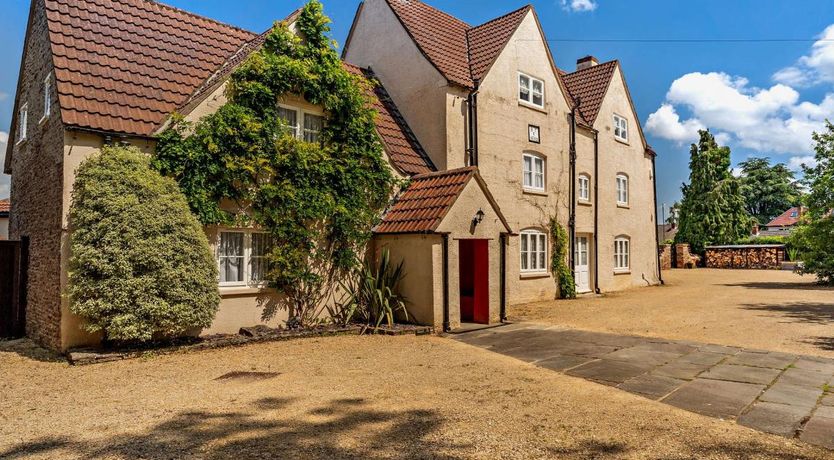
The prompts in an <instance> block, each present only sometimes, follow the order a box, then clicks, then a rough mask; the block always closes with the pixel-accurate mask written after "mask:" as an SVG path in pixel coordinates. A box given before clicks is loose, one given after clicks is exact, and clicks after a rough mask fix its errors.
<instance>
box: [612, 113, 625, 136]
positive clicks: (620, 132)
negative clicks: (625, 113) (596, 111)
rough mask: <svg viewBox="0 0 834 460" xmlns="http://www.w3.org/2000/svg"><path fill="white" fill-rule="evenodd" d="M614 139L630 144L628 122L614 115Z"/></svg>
mask: <svg viewBox="0 0 834 460" xmlns="http://www.w3.org/2000/svg"><path fill="white" fill-rule="evenodd" d="M614 138H615V139H619V140H621V141H623V142H628V120H626V119H625V118H623V117H621V116H619V115H614Z"/></svg>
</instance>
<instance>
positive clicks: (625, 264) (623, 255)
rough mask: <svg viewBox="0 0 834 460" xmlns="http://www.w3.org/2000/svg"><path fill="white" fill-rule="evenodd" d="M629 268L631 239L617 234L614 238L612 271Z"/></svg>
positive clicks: (623, 270) (621, 270)
mask: <svg viewBox="0 0 834 460" xmlns="http://www.w3.org/2000/svg"><path fill="white" fill-rule="evenodd" d="M630 269H631V239H630V238H629V237H627V236H618V237H617V238H615V239H614V271H615V272H627V271H629V270H630Z"/></svg>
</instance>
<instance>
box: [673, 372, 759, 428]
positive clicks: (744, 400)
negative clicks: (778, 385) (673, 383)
mask: <svg viewBox="0 0 834 460" xmlns="http://www.w3.org/2000/svg"><path fill="white" fill-rule="evenodd" d="M764 389H765V386H764V385H756V384H751V383H739V382H728V381H723V380H709V379H703V378H697V379H695V380H693V381H691V382H688V383H686V384H684V385H683V386H681V387H680V388H678V389H677V390H675V391H674V392H673V393H672V394H670V395H668V396H666V397H665V398H663V399H662V400H661V401H663V402H665V403H667V404H670V405H672V406H675V407H678V408H681V409H685V410H688V411H690V412H696V413H699V414H702V415H709V416H712V417H721V418H725V419H732V418H735V417H737V416H738V415H739V414H740V413H741V411H743V410H744V408H745V407H747V406H748V405H750V403H752V402H753V401H755V400H756V398H757V397H758V396H759V394H760V393H761V392H762V390H764Z"/></svg>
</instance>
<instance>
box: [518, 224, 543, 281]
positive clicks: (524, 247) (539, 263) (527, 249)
mask: <svg viewBox="0 0 834 460" xmlns="http://www.w3.org/2000/svg"><path fill="white" fill-rule="evenodd" d="M519 236H520V237H521V251H520V252H521V272H522V273H532V272H538V273H541V272H546V271H547V235H546V234H545V233H544V232H541V231H539V230H524V231H523V232H521V234H520V235H519Z"/></svg>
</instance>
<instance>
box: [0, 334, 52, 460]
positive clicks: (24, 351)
mask: <svg viewBox="0 0 834 460" xmlns="http://www.w3.org/2000/svg"><path fill="white" fill-rule="evenodd" d="M0 353H16V354H18V355H20V356H22V357H24V358H28V359H31V360H34V361H40V362H45V363H59V362H63V363H66V362H67V358H65V357H64V356H63V355H60V354H58V353H56V352H54V351H50V350H47V349H46V348H42V347H41V346H40V345H38V344H36V343H35V342H34V341H33V340H31V339H15V340H4V339H0ZM0 458H2V457H0Z"/></svg>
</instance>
